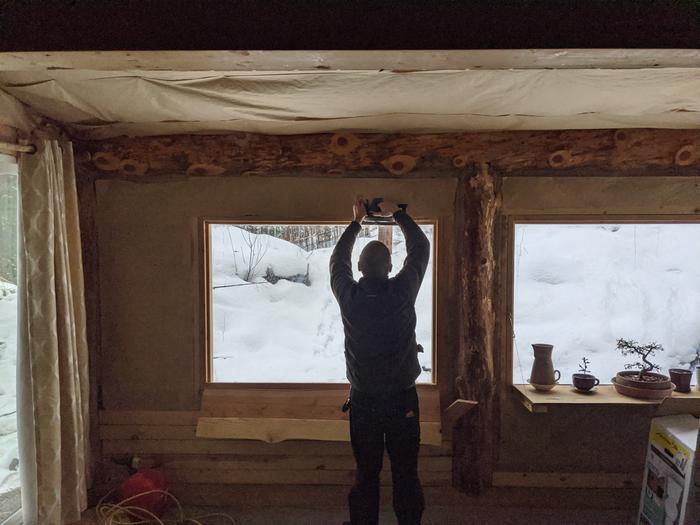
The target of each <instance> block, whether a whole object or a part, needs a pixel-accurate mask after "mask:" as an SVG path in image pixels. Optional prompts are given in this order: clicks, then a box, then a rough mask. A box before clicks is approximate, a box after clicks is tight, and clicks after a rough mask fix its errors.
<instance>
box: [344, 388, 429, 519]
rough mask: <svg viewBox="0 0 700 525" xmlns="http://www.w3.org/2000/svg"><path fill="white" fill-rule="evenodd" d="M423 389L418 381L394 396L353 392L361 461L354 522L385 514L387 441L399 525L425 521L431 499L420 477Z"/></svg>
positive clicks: (354, 434)
mask: <svg viewBox="0 0 700 525" xmlns="http://www.w3.org/2000/svg"><path fill="white" fill-rule="evenodd" d="M418 419H419V413H418V395H417V394H416V389H415V387H413V388H410V389H409V390H406V391H404V392H400V393H399V394H396V395H393V396H389V397H375V396H369V395H367V394H363V393H362V392H357V391H354V390H353V391H352V392H351V393H350V440H351V442H352V451H353V454H354V455H355V461H356V462H357V474H356V479H355V485H353V487H352V489H351V490H350V496H349V498H348V500H349V503H350V522H351V523H352V525H376V524H377V521H378V519H379V473H380V472H381V470H382V459H383V457H384V443H386V450H387V452H388V453H389V459H390V460H391V475H392V479H393V482H394V498H393V503H394V512H395V513H396V517H397V518H398V521H399V525H419V524H420V519H421V515H422V514H423V508H424V507H425V503H424V500H423V490H422V488H421V484H420V481H419V480H418V448H419V444H420V426H419V423H418Z"/></svg>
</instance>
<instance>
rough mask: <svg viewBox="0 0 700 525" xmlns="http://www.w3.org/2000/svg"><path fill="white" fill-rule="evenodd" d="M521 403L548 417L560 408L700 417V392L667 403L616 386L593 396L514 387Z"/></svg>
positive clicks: (560, 389)
mask: <svg viewBox="0 0 700 525" xmlns="http://www.w3.org/2000/svg"><path fill="white" fill-rule="evenodd" d="M513 390H514V392H515V393H516V395H517V396H518V399H520V402H521V403H522V404H523V405H524V406H525V408H527V409H528V410H529V411H530V412H534V413H544V412H547V411H548V410H549V407H550V406H558V405H624V406H633V405H639V406H654V405H655V406H657V407H658V408H657V410H656V415H671V414H694V415H700V391H697V390H695V389H693V390H691V391H690V392H689V393H688V394H681V393H679V392H674V393H673V395H672V396H671V397H667V398H666V399H663V400H658V399H650V400H647V399H636V398H634V397H627V396H623V395H620V394H618V393H617V392H616V391H615V388H614V387H613V386H612V385H600V386H597V387H595V388H594V389H593V390H592V391H590V392H579V391H577V390H575V389H574V387H572V386H571V385H558V386H556V387H555V388H554V389H553V390H550V391H549V392H540V391H537V390H535V389H534V387H532V386H530V385H513Z"/></svg>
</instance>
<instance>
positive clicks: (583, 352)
mask: <svg viewBox="0 0 700 525" xmlns="http://www.w3.org/2000/svg"><path fill="white" fill-rule="evenodd" d="M514 241H515V242H514V257H515V260H514V312H513V313H514V319H513V328H514V345H513V353H514V355H513V382H514V383H526V382H527V380H528V377H529V375H530V370H531V368H532V361H533V351H532V347H531V346H530V345H531V344H532V343H549V344H552V345H554V351H553V353H552V361H553V363H554V368H555V369H558V370H560V371H561V376H562V379H561V380H560V382H561V383H571V374H573V373H576V372H579V370H578V364H579V362H580V361H581V359H582V358H583V357H586V358H587V359H589V360H590V363H591V364H590V371H591V373H593V374H594V375H596V376H597V377H598V378H599V379H600V381H601V383H610V380H611V378H612V377H614V376H615V374H616V373H617V372H618V371H620V370H624V367H625V364H626V363H630V362H633V361H636V359H630V358H629V357H623V356H622V355H621V354H620V352H619V351H618V350H617V348H616V347H617V344H616V342H617V340H618V339H632V340H635V341H637V342H639V343H642V344H647V343H651V342H657V343H660V344H661V345H663V347H664V351H663V352H660V353H658V354H657V355H656V357H655V359H654V362H655V363H656V364H658V365H659V367H660V369H661V372H662V373H664V374H668V369H669V368H675V367H681V368H688V367H690V366H691V363H693V360H694V359H695V357H696V354H698V353H700V322H698V321H699V320H700V264H699V261H700V224H670V223H666V224H516V225H515V239H514Z"/></svg>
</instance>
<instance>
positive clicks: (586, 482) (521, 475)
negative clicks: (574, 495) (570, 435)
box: [493, 472, 642, 489]
mask: <svg viewBox="0 0 700 525" xmlns="http://www.w3.org/2000/svg"><path fill="white" fill-rule="evenodd" d="M641 483H642V476H641V472H624V473H607V472H494V473H493V486H494V487H537V488H545V487H556V488H567V489H580V488H588V489H591V488H596V489H621V488H632V487H634V488H636V487H639V486H641Z"/></svg>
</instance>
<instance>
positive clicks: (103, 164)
mask: <svg viewBox="0 0 700 525" xmlns="http://www.w3.org/2000/svg"><path fill="white" fill-rule="evenodd" d="M121 162H122V161H121V159H120V158H119V157H117V156H116V155H114V154H113V153H109V152H108V151H97V152H95V153H93V154H92V163H93V164H94V165H95V166H96V167H97V169H99V170H101V171H119V169H120V168H121Z"/></svg>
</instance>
